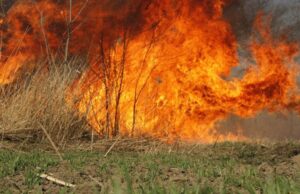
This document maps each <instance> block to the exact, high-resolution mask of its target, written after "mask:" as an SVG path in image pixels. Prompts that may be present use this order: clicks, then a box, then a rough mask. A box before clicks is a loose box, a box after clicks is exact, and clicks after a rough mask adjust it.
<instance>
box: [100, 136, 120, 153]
mask: <svg viewBox="0 0 300 194" xmlns="http://www.w3.org/2000/svg"><path fill="white" fill-rule="evenodd" d="M120 137H121V136H118V138H117V139H116V141H115V142H114V143H113V144H112V145H111V146H110V148H109V149H108V150H107V152H106V153H105V155H104V157H106V156H107V155H108V154H109V152H110V151H111V150H112V149H113V148H114V147H115V145H116V144H117V142H118V141H119V139H120Z"/></svg>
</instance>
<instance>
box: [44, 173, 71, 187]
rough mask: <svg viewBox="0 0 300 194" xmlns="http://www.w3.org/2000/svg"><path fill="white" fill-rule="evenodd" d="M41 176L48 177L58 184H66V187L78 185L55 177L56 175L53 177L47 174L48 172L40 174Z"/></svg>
mask: <svg viewBox="0 0 300 194" xmlns="http://www.w3.org/2000/svg"><path fill="white" fill-rule="evenodd" d="M39 177H41V178H44V179H47V180H48V181H51V182H54V183H56V184H58V185H62V186H65V187H75V186H76V185H74V184H71V183H67V182H65V181H62V180H59V179H57V178H54V177H52V176H50V175H47V174H40V175H39Z"/></svg>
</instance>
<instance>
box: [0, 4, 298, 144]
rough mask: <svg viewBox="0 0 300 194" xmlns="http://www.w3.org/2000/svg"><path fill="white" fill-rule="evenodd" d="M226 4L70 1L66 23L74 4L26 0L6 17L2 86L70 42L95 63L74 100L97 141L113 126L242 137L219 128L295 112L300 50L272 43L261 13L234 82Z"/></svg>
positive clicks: (73, 50) (156, 133) (130, 131)
mask: <svg viewBox="0 0 300 194" xmlns="http://www.w3.org/2000/svg"><path fill="white" fill-rule="evenodd" d="M227 2H229V1H225V0H204V1H201V2H199V1H195V0H187V1H185V0H180V1H172V0H152V1H142V0H135V1H134V0H127V1H122V2H120V1H116V2H113V1H109V0H103V1H100V2H99V1H96V0H90V1H86V2H84V1H81V2H80V3H75V4H73V5H72V9H71V10H72V11H71V17H70V10H69V7H68V6H69V4H68V3H61V4H58V3H54V1H51V0H45V1H39V2H37V3H36V2H32V1H29V0H28V1H25V0H24V1H22V3H18V4H16V5H15V6H14V7H13V8H12V9H11V10H10V11H9V13H8V16H7V18H5V20H6V22H7V24H8V27H7V29H6V30H5V32H4V34H6V35H7V36H8V35H9V36H8V37H9V39H8V40H7V42H6V44H5V50H4V52H3V53H2V56H3V58H2V61H3V63H2V65H1V66H0V83H9V82H11V81H12V80H13V79H14V78H15V77H14V76H15V75H16V72H17V70H18V69H19V68H20V67H21V66H22V65H25V64H26V63H28V62H32V61H35V60H37V59H39V58H40V57H42V56H43V57H47V58H48V59H50V60H53V58H54V57H53V55H54V54H53V53H54V50H55V51H62V52H58V53H64V52H63V51H64V50H65V45H66V40H68V39H69V40H68V41H70V43H69V53H70V55H72V56H75V55H76V56H78V55H80V56H84V54H88V56H89V62H90V68H89V69H88V70H87V71H86V72H85V73H84V74H83V75H82V76H81V78H80V79H79V80H77V81H76V82H75V83H74V84H73V85H72V87H71V94H72V96H76V97H78V98H79V101H78V102H77V104H76V108H77V109H78V110H79V112H81V113H82V114H83V115H86V117H87V119H88V121H89V123H90V124H91V126H93V128H94V129H95V130H96V131H97V132H98V133H99V134H100V135H115V133H114V130H116V128H117V130H118V131H119V132H120V133H121V134H122V135H134V136H139V135H150V136H153V137H159V138H167V139H169V140H172V139H177V138H178V139H183V140H201V141H203V142H212V141H215V140H216V138H218V139H219V140H238V139H243V138H244V137H243V136H242V135H241V136H238V135H233V134H228V135H220V134H218V132H217V130H216V129H215V127H216V126H215V125H216V123H217V122H218V121H220V120H222V119H225V118H226V117H227V116H228V115H230V114H236V115H238V116H241V117H250V116H254V115H255V114H256V113H258V112H259V111H261V110H265V109H266V110H269V111H280V110H282V109H296V110H297V109H299V105H298V102H297V100H298V99H299V94H298V87H297V84H296V77H297V75H298V69H297V68H296V65H295V62H294V57H295V56H296V55H297V54H298V47H297V44H295V43H286V42H285V41H284V40H275V39H273V38H272V35H271V34H272V33H271V32H270V30H269V27H268V25H269V23H268V21H267V20H266V19H265V17H264V16H263V14H258V16H257V19H256V22H255V24H254V28H253V29H255V30H254V31H255V34H256V35H257V36H254V35H253V38H252V40H251V42H250V43H249V50H250V51H251V53H252V56H253V60H254V62H253V64H252V65H249V67H248V69H246V71H245V73H244V74H243V76H242V77H241V78H234V77H232V76H231V72H232V70H233V69H234V68H235V67H237V66H238V65H239V59H238V57H239V56H238V53H237V47H238V43H237V41H236V38H235V36H234V33H233V32H232V29H231V26H230V24H229V23H228V22H227V21H226V20H225V19H224V18H223V7H224V6H225V5H226V3H227ZM68 18H71V19H70V21H72V22H69V23H68ZM68 29H69V30H70V29H71V33H67V31H68ZM58 55H59V54H58ZM107 130H108V131H107Z"/></svg>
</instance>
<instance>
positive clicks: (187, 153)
mask: <svg viewBox="0 0 300 194" xmlns="http://www.w3.org/2000/svg"><path fill="white" fill-rule="evenodd" d="M135 141H137V140H135ZM111 143H112V142H111ZM100 145H103V142H98V143H95V144H94V149H93V150H78V149H73V148H69V149H68V150H66V151H65V152H64V153H63V161H60V160H59V158H58V157H57V156H56V155H55V154H53V153H52V152H45V151H41V150H40V149H34V150H31V151H30V152H21V151H13V150H12V149H2V150H1V151H0V180H1V181H0V188H1V189H0V192H2V193H18V192H22V193H24V192H28V193H42V192H46V193H83V192H84V193H251V194H252V193H267V194H276V193H278V194H279V193H280V194H284V193H291V194H297V193H300V184H299V183H300V181H299V180H300V179H299V172H300V171H299V168H298V167H297V166H296V163H297V161H296V158H297V157H296V155H297V154H298V153H299V152H300V144H297V143H282V144H275V145H271V144H269V145H266V146H265V145H264V146H262V145H261V144H246V143H219V144H216V145H179V144H177V146H174V145H162V144H159V145H158V144H157V145H156V146H154V145H151V146H150V144H149V146H148V147H147V146H146V148H145V149H143V150H139V151H138V149H137V148H138V145H140V144H139V143H137V144H136V145H135V146H134V148H135V149H136V150H132V149H131V150H130V149H128V147H127V148H126V147H125V144H123V143H122V142H120V144H119V146H118V145H117V144H116V147H114V149H113V150H112V151H111V152H110V153H109V154H108V155H107V157H104V155H105V150H107V148H108V147H109V145H106V146H104V147H105V149H102V148H101V146H100ZM77 146H78V145H77ZM126 149H128V150H126ZM43 150H45V149H43ZM298 162H299V161H298ZM40 173H46V174H50V175H52V176H53V177H56V178H59V179H61V180H64V181H66V182H69V183H72V184H75V185H76V186H75V188H67V187H61V186H58V185H56V184H54V183H52V182H50V181H48V180H45V179H42V178H40V177H39V176H38V175H39V174H40Z"/></svg>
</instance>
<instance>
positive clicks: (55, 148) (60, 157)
mask: <svg viewBox="0 0 300 194" xmlns="http://www.w3.org/2000/svg"><path fill="white" fill-rule="evenodd" d="M39 125H40V127H41V129H42V130H43V131H44V133H45V135H46V137H47V139H48V140H49V142H50V143H51V145H52V147H53V148H54V150H55V152H56V154H57V155H58V157H59V159H60V160H61V161H63V160H64V159H63V158H62V156H61V154H60V152H59V151H58V148H57V147H56V145H55V144H54V142H53V141H52V139H51V137H50V135H49V134H48V132H47V130H46V129H45V127H44V126H43V125H42V124H39Z"/></svg>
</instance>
